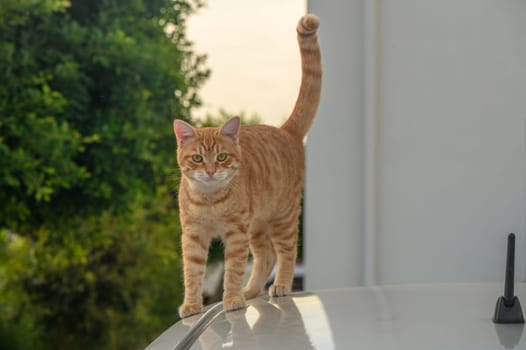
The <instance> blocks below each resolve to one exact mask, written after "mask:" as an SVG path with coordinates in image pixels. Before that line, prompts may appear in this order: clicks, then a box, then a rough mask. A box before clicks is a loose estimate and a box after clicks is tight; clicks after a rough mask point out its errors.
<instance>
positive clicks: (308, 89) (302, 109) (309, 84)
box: [281, 14, 322, 139]
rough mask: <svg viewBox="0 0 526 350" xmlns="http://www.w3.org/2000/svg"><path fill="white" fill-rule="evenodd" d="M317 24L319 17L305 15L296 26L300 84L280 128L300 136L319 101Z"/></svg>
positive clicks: (308, 123)
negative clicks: (295, 97) (288, 113)
mask: <svg viewBox="0 0 526 350" xmlns="http://www.w3.org/2000/svg"><path fill="white" fill-rule="evenodd" d="M319 25H320V20H319V18H318V17H317V16H316V15H313V14H308V15H305V16H303V17H302V18H301V19H300V21H299V23H298V26H297V28H296V31H297V32H298V45H299V49H300V53H301V85H300V91H299V94H298V98H297V100H296V105H295V106H294V110H293V111H292V113H291V115H290V117H289V118H288V119H287V121H286V122H285V123H284V124H283V126H282V127H281V128H282V129H283V130H285V131H287V132H288V133H290V134H292V135H294V136H295V137H298V138H301V139H302V138H303V137H304V136H305V135H306V134H307V132H308V131H309V129H310V126H311V124H312V121H313V120H314V116H315V115H316V111H317V109H318V104H319V102H320V94H321V77H322V67H321V53H320V46H319V44H318V36H317V35H316V31H317V29H318V27H319Z"/></svg>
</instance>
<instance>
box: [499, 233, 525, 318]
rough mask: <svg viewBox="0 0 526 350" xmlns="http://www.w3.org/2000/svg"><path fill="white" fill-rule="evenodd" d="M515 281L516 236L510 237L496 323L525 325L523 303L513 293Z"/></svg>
mask: <svg viewBox="0 0 526 350" xmlns="http://www.w3.org/2000/svg"><path fill="white" fill-rule="evenodd" d="M514 279H515V234H513V233H510V234H509V235H508V253H507V255H506V279H505V281H504V295H503V296H501V297H499V299H498V300H497V305H496V306H495V315H494V316H493V322H494V323H524V316H523V314H522V308H521V303H520V302H519V298H518V297H517V296H515V293H514V291H513V282H514Z"/></svg>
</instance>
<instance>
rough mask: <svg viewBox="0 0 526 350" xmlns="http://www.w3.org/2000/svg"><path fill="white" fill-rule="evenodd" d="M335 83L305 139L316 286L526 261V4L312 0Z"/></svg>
mask: <svg viewBox="0 0 526 350" xmlns="http://www.w3.org/2000/svg"><path fill="white" fill-rule="evenodd" d="M308 8H309V12H314V13H317V14H318V15H319V16H320V18H321V28H320V42H321V46H322V50H323V52H322V54H323V63H324V90H323V94H322V102H321V106H320V110H319V113H318V116H317V119H316V123H315V125H314V127H313V129H312V131H311V133H310V135H309V139H308V146H307V181H306V221H305V225H306V237H305V241H306V250H305V258H306V274H307V275H306V287H307V288H308V289H318V288H330V287H340V286H351V285H362V284H376V283H378V284H385V283H408V282H455V281H466V282H475V281H497V280H500V279H502V278H503V271H504V266H503V264H504V254H505V235H506V234H507V233H509V232H515V233H516V234H517V235H518V241H517V263H518V266H517V277H518V279H520V280H524V279H525V277H526V269H525V268H523V265H524V264H525V263H526V235H524V231H525V226H526V225H525V214H526V191H525V190H526V176H525V160H526V152H525V150H526V147H525V133H526V123H525V117H526V35H525V33H526V2H524V1H522V0H513V1H511V0H504V1H496V0H463V1H458V0H418V1H417V0H412V1H409V0H384V1H380V0H378V1H375V0H353V1H346V0H339V1H337V0H333V1H322V0H310V1H309V5H308Z"/></svg>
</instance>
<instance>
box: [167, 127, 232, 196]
mask: <svg viewBox="0 0 526 350" xmlns="http://www.w3.org/2000/svg"><path fill="white" fill-rule="evenodd" d="M173 127H174V133H175V136H176V138H177V146H178V147H177V161H178V163H179V168H180V169H181V172H182V174H183V176H185V177H186V178H187V179H188V180H189V181H191V182H192V184H193V185H195V186H197V187H198V188H199V189H201V190H203V191H214V190H217V189H220V188H222V187H225V186H226V185H228V183H229V182H230V181H231V180H232V178H233V177H234V176H235V175H236V174H237V171H238V169H239V166H240V163H241V149H240V147H239V130H240V119H239V118H238V117H234V118H232V119H230V120H229V121H227V122H226V123H225V124H224V125H222V126H221V127H217V128H194V127H193V126H191V125H190V124H188V123H186V122H184V121H182V120H177V119H176V120H175V121H174V125H173Z"/></svg>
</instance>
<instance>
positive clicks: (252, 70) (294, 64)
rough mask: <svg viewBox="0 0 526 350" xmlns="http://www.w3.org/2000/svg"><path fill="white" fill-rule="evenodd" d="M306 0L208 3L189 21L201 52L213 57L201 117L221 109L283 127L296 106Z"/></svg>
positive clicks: (219, 0) (189, 29)
mask: <svg viewBox="0 0 526 350" xmlns="http://www.w3.org/2000/svg"><path fill="white" fill-rule="evenodd" d="M305 9H306V5H305V0H265V1H259V0H258V1H256V0H208V5H207V6H206V7H205V8H203V9H201V10H200V11H199V12H198V13H197V14H195V15H193V16H191V17H190V18H189V20H188V26H187V35H188V38H189V39H190V40H191V41H193V42H194V49H195V52H197V53H200V54H201V53H204V54H207V55H208V60H207V66H208V67H209V68H210V69H211V71H212V74H211V76H210V78H209V80H208V81H207V82H206V83H205V85H204V86H203V88H201V90H200V96H201V99H202V100H203V107H202V108H200V109H197V110H195V113H194V116H195V117H202V116H204V115H205V114H206V113H207V112H211V113H212V114H217V111H218V110H219V108H224V109H225V110H226V111H227V112H229V113H239V112H240V111H244V112H245V113H246V114H247V115H248V116H250V115H251V114H253V113H257V114H258V115H260V116H261V118H262V119H263V122H264V123H266V124H270V125H275V126H278V125H280V124H281V123H282V122H283V121H284V120H285V119H286V118H287V117H288V115H289V114H290V112H291V111H292V108H293V107H294V102H295V101H296V97H297V93H298V89H299V83H300V76H301V68H300V57H299V50H298V45H297V42H296V24H297V22H298V20H299V18H300V17H301V16H302V15H303V14H304V13H305Z"/></svg>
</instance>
